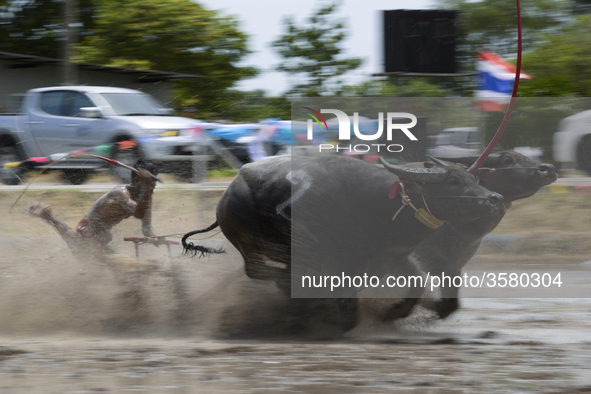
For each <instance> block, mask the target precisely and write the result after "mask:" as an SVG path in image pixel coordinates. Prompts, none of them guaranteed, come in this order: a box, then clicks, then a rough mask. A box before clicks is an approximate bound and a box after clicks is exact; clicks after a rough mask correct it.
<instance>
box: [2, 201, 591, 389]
mask: <svg viewBox="0 0 591 394" xmlns="http://www.w3.org/2000/svg"><path fill="white" fill-rule="evenodd" d="M33 196H35V195H33V194H32V193H31V194H30V195H27V196H26V197H25V198H24V199H23V200H26V199H27V198H28V199H29V200H30V201H29V200H27V201H26V203H25V202H22V203H21V204H22V205H23V206H24V207H25V208H23V207H21V206H18V207H17V209H16V213H13V214H11V215H10V216H7V218H5V219H4V222H3V224H4V225H5V226H12V227H11V228H15V229H16V228H20V226H21V224H22V223H26V224H27V225H28V226H32V227H33V229H32V230H31V229H29V230H28V232H27V233H26V235H22V234H20V233H19V235H14V236H13V235H12V234H9V235H10V236H5V237H1V238H0V250H1V253H0V393H27V394H29V393H31V394H46V393H101V392H105V393H128V392H129V393H136V392H139V393H154V394H158V393H183V394H184V393H202V392H205V393H275V392H285V393H307V392H309V393H339V394H341V393H389V392H395V393H406V392H408V393H410V392H412V393H474V392H486V393H564V394H566V393H573V394H574V393H585V392H591V299H588V298H577V299H575V298H562V299H560V298H528V299H524V298H504V299H501V298H490V299H483V298H463V299H462V307H461V309H460V310H459V311H458V312H457V313H455V314H453V315H452V316H451V317H449V318H448V319H445V320H443V321H441V320H437V319H435V318H434V316H433V315H432V314H431V313H430V312H428V311H426V310H424V309H422V308H420V307H419V308H417V309H416V310H415V311H414V313H413V315H411V316H410V317H409V318H406V319H401V320H399V321H397V322H394V323H392V324H383V323H380V322H378V321H377V320H376V319H375V317H374V316H373V315H372V313H371V310H372V309H371V307H368V305H367V304H366V302H367V301H362V321H361V323H360V324H359V326H358V327H357V328H355V329H354V330H352V331H350V332H349V333H347V334H346V335H344V336H342V335H340V334H339V333H338V332H337V331H335V330H334V328H331V327H327V326H325V325H323V324H322V323H320V322H318V321H317V319H316V318H315V317H314V316H312V315H311V314H310V313H309V311H308V310H307V309H306V308H305V307H303V306H302V303H301V302H299V301H298V300H290V299H289V298H287V297H285V296H283V295H282V294H281V293H280V292H279V291H278V290H277V289H276V287H275V286H274V285H273V284H270V283H264V282H260V281H253V280H249V279H248V278H246V276H245V275H244V273H243V269H242V261H241V258H240V256H239V255H238V253H237V252H236V250H234V249H233V248H232V247H231V246H229V245H228V244H227V242H226V240H225V239H224V238H223V236H221V234H213V236H212V237H211V238H207V239H206V240H204V241H202V242H203V243H204V244H206V245H209V246H213V247H219V246H223V247H225V248H226V250H227V253H226V254H223V255H219V256H215V257H208V258H201V259H199V258H192V257H191V256H188V255H186V254H183V253H182V251H181V249H180V247H178V246H174V247H173V248H172V256H173V257H172V259H170V258H169V257H168V253H167V251H166V249H165V248H163V247H160V248H155V247H153V246H152V245H144V246H141V247H140V259H139V260H138V261H136V260H135V259H134V257H133V256H134V248H133V245H131V244H128V243H127V244H126V243H124V242H123V241H122V239H123V236H128V235H133V234H135V233H132V232H131V231H130V230H131V229H133V230H135V231H137V226H138V224H137V222H136V223H131V224H129V226H128V225H127V224H122V225H120V226H118V227H117V228H116V234H115V238H114V239H115V241H113V244H114V245H113V246H114V248H115V249H116V250H117V253H118V254H117V255H115V256H112V257H111V258H109V259H108V260H105V261H95V260H93V259H75V258H74V257H73V256H72V255H71V253H70V252H69V250H68V249H67V247H66V246H65V244H64V243H63V241H62V240H61V239H60V238H59V237H57V236H56V235H55V234H53V233H52V232H51V231H49V230H48V229H47V228H46V227H45V226H46V225H45V224H43V223H40V222H39V223H38V222H36V221H34V220H33V221H31V218H30V217H28V216H27V215H26V204H28V203H30V202H32V201H34V198H33ZM0 197H2V196H0ZM42 197H43V198H42V200H47V199H49V197H47V196H42ZM35 198H36V196H35ZM156 198H157V199H158V195H157V197H156ZM0 202H2V201H1V200H0ZM4 203H5V206H6V207H8V206H10V205H11V204H12V200H10V201H5V202H4ZM81 205H83V206H81V207H80V208H79V210H80V211H81V212H83V211H84V209H87V207H88V204H86V203H84V204H81ZM214 207H215V199H212V201H209V200H207V201H205V202H204V205H203V207H202V209H203V210H204V212H205V213H203V212H201V213H195V214H192V216H190V219H185V217H187V216H189V215H188V214H187V209H188V208H187V207H184V206H183V207H182V212H181V213H180V214H178V215H177V214H168V213H167V216H170V217H171V219H170V224H167V222H165V221H164V220H160V221H159V223H158V226H159V228H164V225H165V224H166V225H167V226H169V227H170V228H166V229H165V230H162V231H167V232H170V233H172V232H178V231H179V230H178V228H179V227H181V228H182V229H183V230H186V229H192V228H193V227H195V228H202V227H205V226H206V225H209V224H210V223H211V220H212V215H213V208H214ZM19 209H20V211H19ZM166 209H168V207H167V206H166V205H165V204H164V203H160V205H158V206H157V210H156V211H155V212H159V211H164V210H166ZM6 211H8V209H6ZM59 213H60V214H61V215H65V214H66V213H67V210H66V209H65V208H64V209H62V211H60V212H59ZM73 216H74V217H75V218H76V219H78V218H79V213H78V212H76V215H73ZM179 217H183V221H181V219H179ZM69 221H70V222H72V221H74V219H69ZM179 223H181V225H180V226H179ZM35 226H37V227H35ZM48 234H52V235H48ZM495 242H497V243H499V242H500V240H499V239H496V241H495ZM477 257H478V256H477ZM508 264H509V265H510V264H511V263H510V262H509V263H508ZM520 268H523V269H525V268H524V267H520ZM584 283H585V282H584V281H583V282H582V284H584ZM461 294H462V296H464V297H466V296H467V295H468V293H467V292H462V293H461Z"/></svg>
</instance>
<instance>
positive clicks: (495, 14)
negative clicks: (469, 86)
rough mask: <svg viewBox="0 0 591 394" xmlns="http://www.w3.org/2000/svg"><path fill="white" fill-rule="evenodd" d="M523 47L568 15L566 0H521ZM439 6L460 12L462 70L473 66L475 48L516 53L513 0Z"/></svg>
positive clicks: (456, 0)
mask: <svg viewBox="0 0 591 394" xmlns="http://www.w3.org/2000/svg"><path fill="white" fill-rule="evenodd" d="M520 3H521V21H522V35H523V51H524V52H527V51H531V50H533V49H535V48H536V45H537V44H538V43H539V42H540V38H541V37H542V36H543V35H544V34H545V33H548V32H550V31H553V30H555V29H557V28H559V27H560V26H561V25H562V24H563V23H564V22H565V21H568V20H569V19H570V17H571V10H572V8H571V6H570V2H565V1H563V0H521V1H520ZM441 6H442V7H444V8H447V9H454V10H458V11H459V12H460V15H459V23H458V30H459V40H458V46H457V50H458V62H459V64H461V68H462V71H471V70H474V63H475V57H476V52H477V51H483V50H490V51H493V52H496V53H498V54H499V55H501V56H505V57H507V58H515V54H516V53H517V9H516V3H515V0H482V1H476V2H474V1H471V0H443V1H442V3H441Z"/></svg>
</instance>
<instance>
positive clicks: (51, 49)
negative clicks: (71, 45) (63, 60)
mask: <svg viewBox="0 0 591 394" xmlns="http://www.w3.org/2000/svg"><path fill="white" fill-rule="evenodd" d="M95 2H96V1H95V0H78V16H77V19H78V23H79V27H78V34H79V36H80V37H84V36H87V35H88V34H90V33H91V31H92V26H93V12H94V8H95ZM63 8H64V0H28V1H23V0H4V1H0V51H4V52H15V53H24V54H27V55H34V56H45V57H51V58H58V57H60V56H61V50H62V48H61V42H62V41H63V40H64V39H65V29H64V24H63V11H64V10H63Z"/></svg>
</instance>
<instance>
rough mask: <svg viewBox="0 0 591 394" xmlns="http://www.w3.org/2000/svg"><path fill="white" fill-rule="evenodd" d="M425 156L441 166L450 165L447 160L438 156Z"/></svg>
mask: <svg viewBox="0 0 591 394" xmlns="http://www.w3.org/2000/svg"><path fill="white" fill-rule="evenodd" d="M425 156H427V159H429V160H431V161H432V162H433V163H435V164H437V165H439V166H442V167H446V166H448V164H447V163H446V162H444V161H443V160H440V159H438V158H436V157H433V156H429V155H425Z"/></svg>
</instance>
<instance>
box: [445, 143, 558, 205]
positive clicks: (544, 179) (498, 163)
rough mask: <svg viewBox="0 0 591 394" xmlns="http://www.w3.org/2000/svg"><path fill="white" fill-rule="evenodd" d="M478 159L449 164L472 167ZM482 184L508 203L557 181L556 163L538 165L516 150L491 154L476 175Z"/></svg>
mask: <svg viewBox="0 0 591 394" xmlns="http://www.w3.org/2000/svg"><path fill="white" fill-rule="evenodd" d="M476 159H477V157H475V156H474V157H460V158H454V159H446V160H448V161H451V162H454V163H458V164H463V165H466V166H470V165H472V163H474V162H475V161H476ZM476 178H477V179H478V180H479V182H478V183H479V184H480V185H482V186H484V187H486V188H487V189H489V190H493V191H495V192H497V193H500V194H502V195H503V197H504V198H505V202H511V201H515V200H518V199H521V198H526V197H529V196H531V195H533V194H535V193H536V192H537V191H538V190H540V188H541V187H542V186H546V185H549V184H551V183H552V182H554V181H555V180H556V179H557V178H558V175H557V174H556V171H555V170H554V166H553V165H552V164H545V163H541V164H540V163H538V162H535V161H533V160H532V159H530V158H529V157H527V156H524V155H522V154H520V153H517V152H514V151H510V150H507V151H501V152H495V153H493V154H491V155H490V156H489V157H488V158H487V159H486V161H485V162H484V163H483V164H482V166H481V167H480V169H479V170H478V171H477V172H476Z"/></svg>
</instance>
